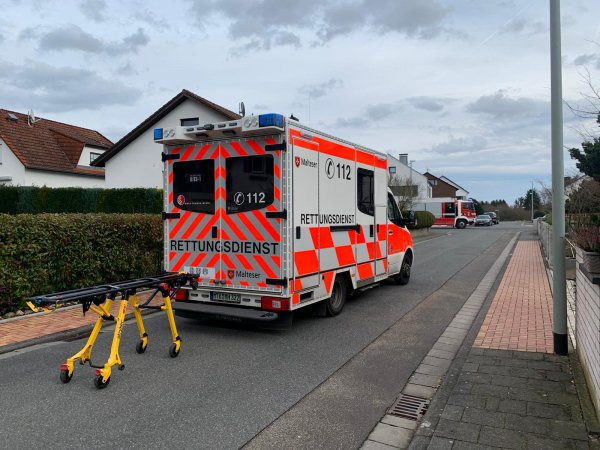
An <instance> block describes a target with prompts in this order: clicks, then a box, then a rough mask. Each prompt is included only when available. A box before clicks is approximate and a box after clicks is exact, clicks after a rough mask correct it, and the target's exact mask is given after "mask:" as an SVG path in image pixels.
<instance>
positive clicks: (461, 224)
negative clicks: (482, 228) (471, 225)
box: [456, 220, 467, 230]
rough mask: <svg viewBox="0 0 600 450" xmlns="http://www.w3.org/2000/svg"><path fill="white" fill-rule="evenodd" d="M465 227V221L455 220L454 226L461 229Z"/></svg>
mask: <svg viewBox="0 0 600 450" xmlns="http://www.w3.org/2000/svg"><path fill="white" fill-rule="evenodd" d="M466 227H467V222H466V221H464V220H459V221H458V222H456V228H458V229H459V230H463V229H465V228H466Z"/></svg>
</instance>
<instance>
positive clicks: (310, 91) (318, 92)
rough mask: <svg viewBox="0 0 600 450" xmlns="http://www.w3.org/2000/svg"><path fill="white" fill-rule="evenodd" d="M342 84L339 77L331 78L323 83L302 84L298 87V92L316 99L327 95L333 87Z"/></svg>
mask: <svg viewBox="0 0 600 450" xmlns="http://www.w3.org/2000/svg"><path fill="white" fill-rule="evenodd" d="M343 84H344V83H343V82H342V80H340V79H339V78H331V79H330V80H328V81H325V82H323V83H318V84H310V85H305V86H302V87H301V88H300V89H298V92H299V93H300V94H302V95H308V96H310V98H311V99H317V98H321V97H323V96H325V95H327V93H329V91H331V90H333V89H336V88H339V87H342V86H343Z"/></svg>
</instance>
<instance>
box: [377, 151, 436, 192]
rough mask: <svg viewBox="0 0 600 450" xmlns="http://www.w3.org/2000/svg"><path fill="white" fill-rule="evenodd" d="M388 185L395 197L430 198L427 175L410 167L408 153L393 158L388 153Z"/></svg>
mask: <svg viewBox="0 0 600 450" xmlns="http://www.w3.org/2000/svg"><path fill="white" fill-rule="evenodd" d="M387 165H388V180H389V182H388V185H389V187H390V189H391V190H392V192H393V194H394V195H395V196H397V197H411V198H430V197H431V186H430V185H429V183H428V182H427V177H426V176H424V175H423V174H421V173H419V172H417V171H416V170H415V169H413V168H412V164H409V162H408V154H407V153H402V154H400V155H399V158H395V157H393V156H392V155H390V154H389V153H388V155H387Z"/></svg>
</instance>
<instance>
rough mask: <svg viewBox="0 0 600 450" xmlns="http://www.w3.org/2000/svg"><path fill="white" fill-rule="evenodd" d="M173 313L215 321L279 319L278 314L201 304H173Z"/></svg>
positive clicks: (268, 320) (271, 320)
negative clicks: (209, 318)
mask: <svg viewBox="0 0 600 450" xmlns="http://www.w3.org/2000/svg"><path fill="white" fill-rule="evenodd" d="M173 311H175V313H181V314H180V315H182V316H187V317H190V316H194V315H198V316H210V317H214V318H216V319H219V318H221V319H225V320H228V319H239V320H244V321H246V320H250V321H255V322H275V321H276V320H277V319H279V318H280V314H278V313H276V312H272V311H263V310H260V309H246V308H236V307H235V306H227V305H210V304H206V303H202V302H185V301H177V302H173ZM178 315H179V314H178Z"/></svg>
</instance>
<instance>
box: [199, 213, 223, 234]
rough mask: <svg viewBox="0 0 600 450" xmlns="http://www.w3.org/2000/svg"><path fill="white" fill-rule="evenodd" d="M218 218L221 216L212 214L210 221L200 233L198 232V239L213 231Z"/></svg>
mask: <svg viewBox="0 0 600 450" xmlns="http://www.w3.org/2000/svg"><path fill="white" fill-rule="evenodd" d="M218 218H219V217H218V215H217V214H215V215H214V216H212V217H211V218H210V220H209V221H208V223H207V224H206V225H205V226H204V227H203V228H202V229H201V230H200V233H198V236H196V239H204V237H205V236H206V235H207V234H208V232H209V231H211V229H212V227H213V225H214V224H215V222H216V221H217V220H218Z"/></svg>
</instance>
